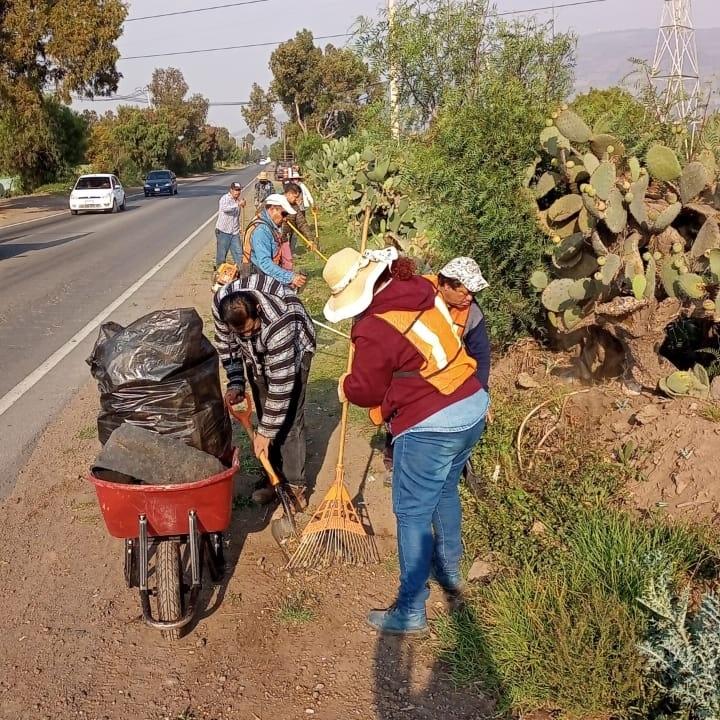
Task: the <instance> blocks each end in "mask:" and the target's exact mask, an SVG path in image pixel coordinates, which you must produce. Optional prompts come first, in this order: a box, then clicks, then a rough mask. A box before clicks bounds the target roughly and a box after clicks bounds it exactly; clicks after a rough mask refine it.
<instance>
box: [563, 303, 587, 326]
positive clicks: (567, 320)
mask: <svg viewBox="0 0 720 720" xmlns="http://www.w3.org/2000/svg"><path fill="white" fill-rule="evenodd" d="M582 318H583V313H582V309H581V308H580V307H579V306H578V305H573V306H572V307H569V308H567V309H566V310H565V312H564V313H563V323H564V324H565V327H566V328H567V329H568V330H572V329H573V328H575V327H576V326H577V324H578V323H579V322H580V321H581V320H582Z"/></svg>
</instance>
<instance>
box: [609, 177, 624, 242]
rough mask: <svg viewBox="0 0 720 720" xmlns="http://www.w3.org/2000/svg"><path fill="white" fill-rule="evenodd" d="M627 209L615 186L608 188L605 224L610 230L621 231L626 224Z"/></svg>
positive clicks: (616, 232)
mask: <svg viewBox="0 0 720 720" xmlns="http://www.w3.org/2000/svg"><path fill="white" fill-rule="evenodd" d="M627 219H628V216H627V210H626V209H625V205H623V196H622V194H621V193H620V191H619V190H618V189H617V188H615V187H614V188H612V189H611V190H610V195H609V197H608V206H607V210H606V211H605V224H606V225H607V227H608V230H610V232H613V233H615V234H616V235H617V234H618V233H621V232H622V231H623V230H624V229H625V226H626V225H627Z"/></svg>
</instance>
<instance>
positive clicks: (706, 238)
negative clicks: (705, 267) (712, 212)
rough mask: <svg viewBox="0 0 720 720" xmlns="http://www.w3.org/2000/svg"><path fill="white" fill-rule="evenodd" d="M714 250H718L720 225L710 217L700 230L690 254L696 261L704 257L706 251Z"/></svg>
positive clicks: (719, 246) (719, 245)
mask: <svg viewBox="0 0 720 720" xmlns="http://www.w3.org/2000/svg"><path fill="white" fill-rule="evenodd" d="M715 248H720V223H718V221H717V220H716V219H715V218H714V217H710V218H708V219H707V220H706V221H705V223H704V224H703V226H702V227H701V228H700V232H699V233H698V234H697V237H696V238H695V242H694V243H693V246H692V247H691V248H690V254H691V255H692V256H693V258H696V259H697V258H699V257H702V256H703V255H705V253H706V252H707V251H708V250H713V249H715Z"/></svg>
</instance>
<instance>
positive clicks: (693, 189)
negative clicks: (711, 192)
mask: <svg viewBox="0 0 720 720" xmlns="http://www.w3.org/2000/svg"><path fill="white" fill-rule="evenodd" d="M709 182H710V178H708V174H707V170H705V166H704V165H703V164H702V163H700V162H691V163H690V164H689V165H686V166H685V168H684V169H683V171H682V175H681V176H680V199H681V200H682V201H683V204H687V203H689V202H690V201H691V200H692V199H693V198H694V197H697V196H698V195H699V194H700V193H701V192H702V191H703V190H704V189H705V186H706V185H708V183H709Z"/></svg>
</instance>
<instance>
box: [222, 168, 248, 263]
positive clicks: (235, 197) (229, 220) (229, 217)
mask: <svg viewBox="0 0 720 720" xmlns="http://www.w3.org/2000/svg"><path fill="white" fill-rule="evenodd" d="M241 194H242V185H241V184H240V183H239V182H232V183H230V189H229V190H228V191H227V192H226V193H225V194H224V195H223V196H222V197H221V198H220V203H219V204H218V216H217V222H216V223H215V238H216V243H217V244H216V250H215V269H216V270H217V268H219V267H220V266H221V265H222V264H223V263H224V262H225V259H226V258H227V254H228V250H229V251H230V254H231V255H232V257H233V260H234V261H235V264H236V265H238V266H239V265H240V262H241V260H242V253H241V251H240V208H244V207H245V200H244V199H243V198H242V197H241Z"/></svg>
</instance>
